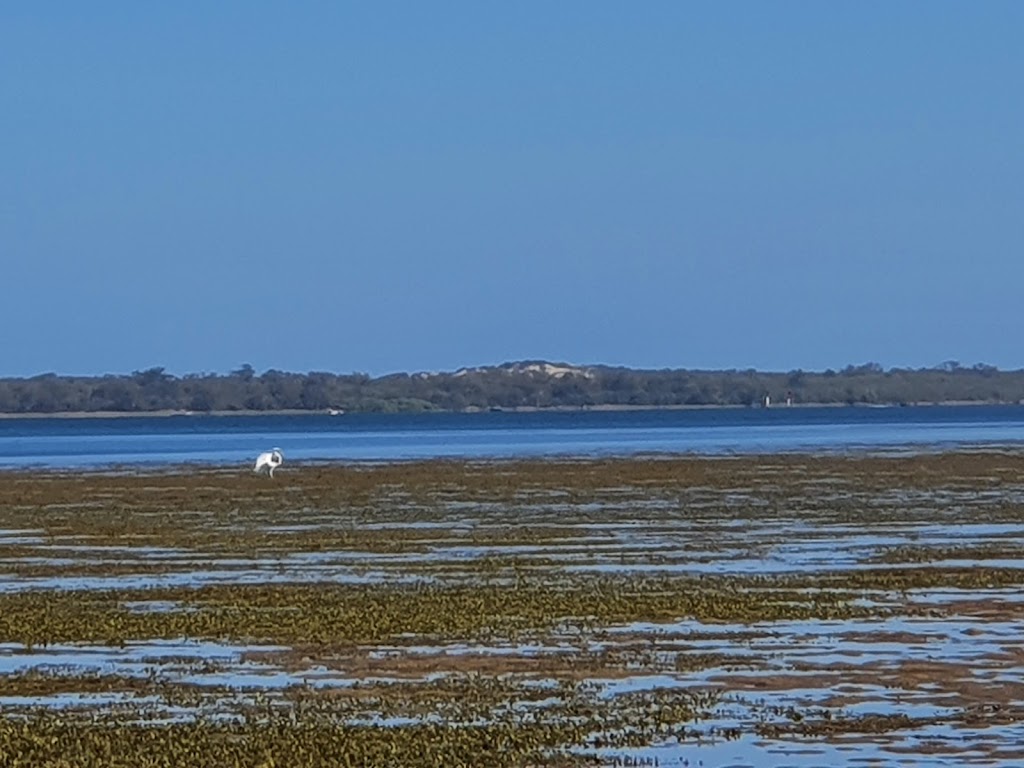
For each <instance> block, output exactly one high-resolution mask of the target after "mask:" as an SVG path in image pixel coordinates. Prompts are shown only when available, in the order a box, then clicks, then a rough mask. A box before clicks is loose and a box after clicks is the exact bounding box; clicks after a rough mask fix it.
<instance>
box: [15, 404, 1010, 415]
mask: <svg viewBox="0 0 1024 768" xmlns="http://www.w3.org/2000/svg"><path fill="white" fill-rule="evenodd" d="M1015 405H1021V403H1018V402H1005V401H998V402H993V401H984V400H943V401H939V402H931V401H923V402H913V403H793V404H792V405H785V404H781V405H772V406H768V407H765V406H762V405H713V404H709V405H614V404H608V405H587V406H567V405H556V406H551V407H547V408H545V407H535V406H514V407H509V408H475V407H474V408H466V409H463V410H461V411H444V410H436V411H338V412H335V411H333V410H329V409H323V410H308V409H302V408H294V409H287V408H284V409H278V410H266V411H255V410H229V411H178V410H159V411H66V412H64V411H54V412H47V413H12V412H0V420H17V419H132V418H174V417H179V418H207V417H218V418H220V417H230V416H332V417H342V416H409V415H425V414H485V413H590V412H595V411H596V412H630V411H705V410H757V411H761V410H770V411H786V410H795V409H808V408H844V409H845V408H934V407H946V408H950V407H955V408H961V407H963V408H967V407H978V406H1015Z"/></svg>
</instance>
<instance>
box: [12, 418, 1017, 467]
mask: <svg viewBox="0 0 1024 768" xmlns="http://www.w3.org/2000/svg"><path fill="white" fill-rule="evenodd" d="M1022 440H1024V407H1022V406H961V407H953V406H919V407H902V408H901V407H890V408H869V407H841V408H785V407H780V408H770V409H765V408H717V409H690V410H655V411H578V412H558V413H547V412H544V413H536V412H535V413H507V412H500V413H490V412H488V413H467V414H412V415H409V414H382V415H373V414H344V415H340V416H329V415H302V416H290V415H289V416H281V415H274V416H201V415H181V416H170V417H160V418H149V417H137V416H132V417H123V418H95V419H94V418H87V419H61V418H41V419H5V420H0V467H20V466H32V465H37V466H56V467H62V466H63V467H80V466H89V465H101V464H113V463H127V464H158V463H181V462H204V463H230V462H244V461H249V460H251V459H252V458H254V457H255V455H256V454H257V453H259V452H260V451H262V450H267V449H268V448H270V447H273V446H278V447H280V448H282V449H283V450H284V452H285V456H286V459H287V460H295V459H299V460H310V459H320V460H362V459H370V460H390V459H421V458H432V457H456V456H458V457H467V458H474V457H475V458H493V457H509V456H539V455H559V454H562V455H580V456H611V455H632V454H637V453H705V454H707V453H729V452H735V453H763V452H774V451H794V450H802V451H806V450H815V451H821V450H848V449H863V448H875V449H879V448H896V447H901V446H916V447H918V448H920V447H932V448H935V447H943V448H950V447H953V446H964V445H992V444H1017V443H1020V442H1021V441H1022Z"/></svg>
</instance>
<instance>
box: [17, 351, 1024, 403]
mask: <svg viewBox="0 0 1024 768" xmlns="http://www.w3.org/2000/svg"><path fill="white" fill-rule="evenodd" d="M766 397H767V398H769V400H770V402H771V404H772V405H776V404H784V403H786V402H790V403H792V404H794V405H801V404H834V405H837V404H848V405H858V404H863V405H891V404H914V403H940V402H974V403H1017V402H1021V401H1024V370H1018V371H1001V370H999V369H997V368H995V367H994V366H990V365H983V364H978V365H974V366H971V367H964V366H961V365H959V364H958V363H956V362H952V361H951V362H947V363H943V364H942V365H940V366H937V367H935V368H918V369H901V368H891V369H888V370H884V369H883V368H882V367H881V366H880V365H878V364H875V363H867V364H864V365H857V366H853V365H851V366H847V367H846V368H843V369H842V370H838V371H834V370H826V371H818V372H813V371H801V370H794V371H788V372H785V373H781V372H763V371H756V370H721V371H707V370H685V369H674V370H669V369H665V370H635V369H630V368H620V367H611V366H570V365H566V364H550V363H546V362H542V361H527V362H517V363H506V364H504V365H499V366H491V367H483V368H469V369H460V370H459V371H455V372H450V373H413V374H408V373H396V374H391V375H386V376H379V377H371V376H368V375H366V374H362V373H350V374H335V373H324V372H310V373H287V372H283V371H277V370H269V371H266V372H264V373H262V374H257V373H256V371H255V370H254V369H253V368H252V367H251V366H249V365H243V366H242V367H241V368H239V369H237V370H235V371H232V372H231V373H229V374H188V375H185V376H180V377H179V376H174V375H171V374H169V373H167V372H166V371H165V370H164V369H163V368H150V369H148V370H144V371H135V372H134V373H132V374H129V375H107V376H91V377H83V376H60V375H57V374H52V373H50V374H43V375H40V376H33V377H31V378H4V379H0V412H3V413H13V414H42V413H53V414H60V413H72V412H87V413H88V412H100V411H115V412H156V411H192V412H223V411H279V410H301V411H327V410H330V409H336V410H343V411H350V412H360V411H362V412H395V411H426V410H437V411H464V410H474V409H515V408H586V407H601V406H604V407H614V406H620V407H621V406H646V407H658V406H662V407H667V406H754V405H763V404H765V402H766V400H765V398H766Z"/></svg>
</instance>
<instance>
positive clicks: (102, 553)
mask: <svg viewBox="0 0 1024 768" xmlns="http://www.w3.org/2000/svg"><path fill="white" fill-rule="evenodd" d="M275 474H276V477H275V478H274V479H273V480H271V479H269V478H267V477H257V476H255V475H253V474H252V473H251V472H249V471H248V468H226V469H224V468H222V469H186V470H172V471H166V472H163V471H160V472H99V471H97V472H85V473H64V472H56V471H53V472H26V473H22V472H3V473H0V766H8V765H19V766H43V765H74V766H181V765H190V766H224V765H239V766H250V765H251V766H274V765H276V766H319V765H354V766H355V765H395V766H437V765H445V766H459V765H480V766H504V765H508V766H540V765H575V764H595V763H596V764H603V765H656V764H657V765H690V766H695V765H701V764H702V765H703V766H706V767H707V768H713V767H714V766H725V765H729V766H742V765H753V766H760V765H774V766H784V765H792V766H819V765H837V764H848V763H854V762H860V761H863V762H864V764H871V765H915V766H921V765H948V764H951V763H955V764H958V765H971V764H977V765H991V764H996V763H1003V764H1006V763H1010V764H1013V763H1024V748H1022V747H1021V746H1020V745H1022V744H1024V601H1022V599H1021V585H1022V582H1024V567H1022V566H1024V559H1022V554H1024V454H1021V453H1017V452H995V451H993V452H988V453H986V452H964V453H942V454H928V455H915V456H910V455H908V456H895V457H894V456H866V455H853V456H809V455H786V456H755V457H720V458H644V459H624V460H588V461H572V460H545V461H502V462H460V461H434V462H416V463H396V464H372V465H371V464H360V465H344V466H337V465H331V466H318V465H309V466H303V467H296V466H294V465H292V466H288V465H286V466H285V467H283V468H282V469H281V470H279V471H278V472H277V473H275ZM870 761H874V762H870Z"/></svg>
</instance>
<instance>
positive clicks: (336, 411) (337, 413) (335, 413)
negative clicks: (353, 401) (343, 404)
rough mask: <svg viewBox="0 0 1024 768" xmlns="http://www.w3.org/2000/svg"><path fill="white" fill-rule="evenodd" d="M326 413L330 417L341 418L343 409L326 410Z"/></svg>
mask: <svg viewBox="0 0 1024 768" xmlns="http://www.w3.org/2000/svg"><path fill="white" fill-rule="evenodd" d="M327 412H328V413H329V414H330V415H331V416H341V415H342V414H343V413H345V411H344V409H342V408H328V409H327Z"/></svg>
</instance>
